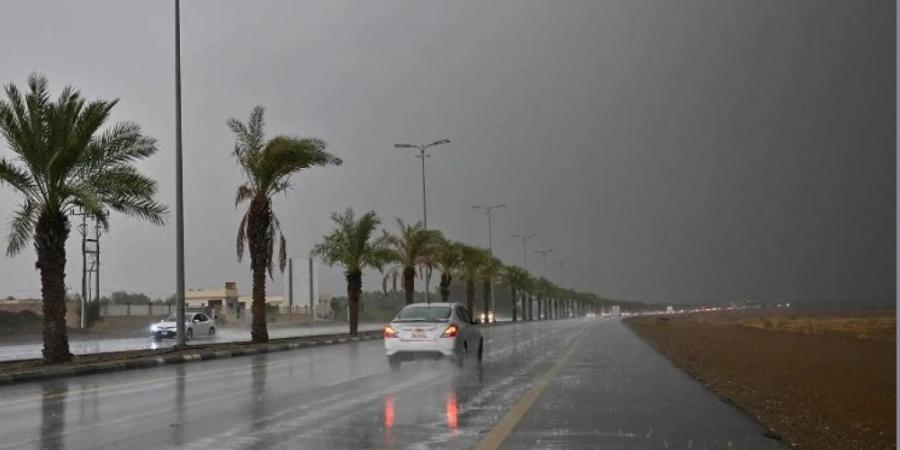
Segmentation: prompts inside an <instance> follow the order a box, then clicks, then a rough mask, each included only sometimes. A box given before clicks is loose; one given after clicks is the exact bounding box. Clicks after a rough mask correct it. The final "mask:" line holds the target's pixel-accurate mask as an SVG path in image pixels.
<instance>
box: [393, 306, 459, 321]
mask: <svg viewBox="0 0 900 450" xmlns="http://www.w3.org/2000/svg"><path fill="white" fill-rule="evenodd" d="M449 319H450V307H449V306H408V307H406V308H403V309H402V310H401V311H400V314H397V318H396V319H394V322H446V321H447V320H449Z"/></svg>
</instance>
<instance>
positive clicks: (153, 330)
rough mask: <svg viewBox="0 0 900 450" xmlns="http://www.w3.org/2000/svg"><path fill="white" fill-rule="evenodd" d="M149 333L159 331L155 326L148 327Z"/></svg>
mask: <svg viewBox="0 0 900 450" xmlns="http://www.w3.org/2000/svg"><path fill="white" fill-rule="evenodd" d="M150 331H151V332H153V333H155V332H157V331H159V327H158V326H156V325H150Z"/></svg>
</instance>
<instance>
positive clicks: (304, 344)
mask: <svg viewBox="0 0 900 450" xmlns="http://www.w3.org/2000/svg"><path fill="white" fill-rule="evenodd" d="M287 339H291V338H287ZM295 339H302V340H300V341H296V342H283V343H274V344H267V345H266V344H263V345H259V344H256V345H257V346H255V347H250V346H251V345H254V344H250V343H246V344H244V345H246V346H247V348H239V349H231V350H209V349H198V350H197V351H196V352H191V353H188V354H183V355H170V356H162V355H149V356H141V357H138V358H135V359H125V360H122V361H103V362H97V363H87V364H84V365H76V366H49V367H35V368H34V369H31V370H23V371H19V372H14V373H0V386H3V385H9V384H15V383H25V382H32V381H42V380H47V379H51V378H60V377H72V376H80V375H91V374H98V373H108V372H120V371H126V370H132V369H145V368H149V367H159V366H164V365H169V364H186V363H191V362H199V361H209V360H213V359H225V358H236V357H241V356H250V355H258V354H263V353H275V352H284V351H290V350H300V349H304V348H311V347H323V346H326V345H338V344H346V343H350V342H361V341H371V340H375V339H381V330H375V331H361V332H359V334H358V335H357V336H355V337H354V336H349V335H342V336H335V335H329V336H328V338H324V339H323V338H318V337H315V336H308V337H298V338H295ZM229 345H238V346H240V345H241V344H240V343H229Z"/></svg>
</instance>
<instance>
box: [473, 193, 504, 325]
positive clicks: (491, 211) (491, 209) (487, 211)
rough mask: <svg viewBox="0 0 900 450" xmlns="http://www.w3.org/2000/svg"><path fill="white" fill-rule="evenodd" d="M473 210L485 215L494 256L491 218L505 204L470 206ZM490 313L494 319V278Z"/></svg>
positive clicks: (489, 248)
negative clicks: (491, 312)
mask: <svg viewBox="0 0 900 450" xmlns="http://www.w3.org/2000/svg"><path fill="white" fill-rule="evenodd" d="M472 208H473V209H480V210H483V211H484V212H485V214H487V218H488V250H489V251H490V252H491V256H494V232H493V229H492V227H491V217H492V216H493V215H494V210H495V209H500V208H506V203H501V204H499V205H493V206H480V205H472ZM491 311H494V314H495V317H496V309H495V307H494V277H491Z"/></svg>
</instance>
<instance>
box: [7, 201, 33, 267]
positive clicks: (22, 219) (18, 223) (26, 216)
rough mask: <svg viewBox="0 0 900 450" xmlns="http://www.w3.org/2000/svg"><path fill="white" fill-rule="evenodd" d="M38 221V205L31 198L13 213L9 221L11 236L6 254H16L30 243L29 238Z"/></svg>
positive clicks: (8, 239) (8, 238)
mask: <svg viewBox="0 0 900 450" xmlns="http://www.w3.org/2000/svg"><path fill="white" fill-rule="evenodd" d="M36 221H37V206H36V205H35V204H34V203H33V202H32V201H30V200H25V202H24V203H23V204H22V205H21V206H20V207H19V208H18V209H17V210H16V211H15V213H13V218H12V220H11V221H10V222H9V236H8V237H7V246H6V254H7V255H8V256H15V255H17V254H19V252H21V251H22V249H24V248H25V246H27V245H28V240H29V239H30V238H31V234H32V232H33V230H34V225H35V222H36Z"/></svg>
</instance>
